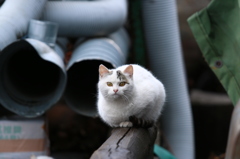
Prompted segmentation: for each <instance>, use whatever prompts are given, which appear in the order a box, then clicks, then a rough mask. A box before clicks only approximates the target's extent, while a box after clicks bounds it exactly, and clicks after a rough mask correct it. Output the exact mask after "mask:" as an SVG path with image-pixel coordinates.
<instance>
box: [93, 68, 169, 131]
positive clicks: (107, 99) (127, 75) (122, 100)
mask: <svg viewBox="0 0 240 159" xmlns="http://www.w3.org/2000/svg"><path fill="white" fill-rule="evenodd" d="M108 82H111V83H112V86H108V85H107V84H109V83H108ZM120 82H125V85H124V86H119V83H120ZM109 85H110V84H109ZM165 96H166V95H165V89H164V86H163V84H162V83H161V82H160V81H159V80H158V79H156V78H155V77H154V76H153V75H152V74H151V73H150V72H149V71H147V70H146V69H145V68H143V67H141V66H139V65H135V64H132V65H123V66H120V67H118V68H116V69H112V70H109V69H107V68H106V67H105V66H103V65H100V66H99V82H98V102H97V107H98V112H99V115H100V117H101V118H102V119H103V121H105V122H106V123H107V124H108V125H110V126H111V127H132V126H133V123H132V122H130V121H129V118H130V117H132V116H134V117H136V118H139V119H141V120H146V121H153V122H156V121H157V119H158V117H159V115H160V113H161V110H162V107H163V104H164V102H165Z"/></svg>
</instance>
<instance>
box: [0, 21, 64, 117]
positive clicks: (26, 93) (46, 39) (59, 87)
mask: <svg viewBox="0 0 240 159" xmlns="http://www.w3.org/2000/svg"><path fill="white" fill-rule="evenodd" d="M57 28H58V27H57V24H55V23H52V22H43V21H38V20H31V23H30V25H29V30H28V37H29V38H27V39H25V40H19V41H16V42H14V43H11V44H10V45H8V46H7V47H5V48H4V49H3V50H2V53H1V56H0V103H1V104H2V105H3V106H4V107H5V108H7V109H9V110H10V111H12V112H14V113H16V114H18V115H21V116H25V117H37V116H40V115H42V114H43V113H44V112H45V111H46V110H48V109H49V108H50V107H51V106H53V104H55V103H56V102H57V101H58V100H59V99H60V97H61V96H62V94H63V92H64V90H65V86H66V81H67V76H66V71H65V65H64V63H63V58H64V52H65V51H66V50H64V47H63V46H64V45H66V44H67V42H66V40H64V39H59V40H57V42H58V43H57V44H55V41H56V35H57ZM33 38H34V39H33Z"/></svg>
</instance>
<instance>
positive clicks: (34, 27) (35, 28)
mask: <svg viewBox="0 0 240 159" xmlns="http://www.w3.org/2000/svg"><path fill="white" fill-rule="evenodd" d="M57 32H58V24H57V23H53V22H49V21H40V20H34V19H32V20H31V21H30V24H29V27H28V38H30V39H36V40H39V41H42V42H44V43H46V44H47V45H49V46H50V47H52V48H54V45H55V42H56V38H57Z"/></svg>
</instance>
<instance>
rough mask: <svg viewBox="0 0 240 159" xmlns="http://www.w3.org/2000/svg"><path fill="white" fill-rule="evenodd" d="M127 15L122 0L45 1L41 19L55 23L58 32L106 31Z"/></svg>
mask: <svg viewBox="0 0 240 159" xmlns="http://www.w3.org/2000/svg"><path fill="white" fill-rule="evenodd" d="M126 18H127V1H126V0H99V1H49V2H47V4H46V6H45V9H44V12H43V20H46V21H51V22H56V23H58V24H59V32H58V33H59V34H58V35H59V36H64V37H65V36H66V37H80V36H96V35H108V34H109V33H112V32H114V31H117V30H118V29H119V28H120V27H121V26H122V25H123V24H124V23H125V20H126Z"/></svg>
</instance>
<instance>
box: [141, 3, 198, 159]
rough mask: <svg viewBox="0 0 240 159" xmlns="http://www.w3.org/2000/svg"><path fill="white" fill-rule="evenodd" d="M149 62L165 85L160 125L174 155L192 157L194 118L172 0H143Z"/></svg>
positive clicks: (174, 6) (174, 5) (181, 157)
mask: <svg viewBox="0 0 240 159" xmlns="http://www.w3.org/2000/svg"><path fill="white" fill-rule="evenodd" d="M142 8H143V9H142V11H143V22H144V30H145V38H146V44H147V48H148V53H149V54H148V56H149V57H148V58H149V60H150V62H149V64H150V67H151V70H152V72H153V73H154V74H155V75H156V76H157V77H158V78H159V79H160V80H161V81H162V82H163V84H164V85H165V87H166V92H167V99H166V101H167V102H166V104H165V108H164V111H163V112H162V120H163V129H164V134H165V135H166V139H167V142H168V143H169V145H170V147H171V150H172V151H173V153H174V155H175V156H176V158H179V159H193V158H194V137H193V120H192V113H191V107H190V102H189V96H188V91H187V85H186V78H185V70H184V64H183V59H182V52H181V46H180V45H181V44H180V37H179V28H178V18H177V10H176V2H175V0H167V1H166V0H158V1H152V0H142Z"/></svg>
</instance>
